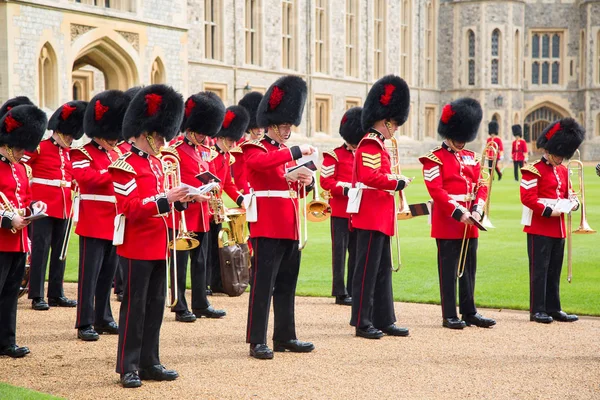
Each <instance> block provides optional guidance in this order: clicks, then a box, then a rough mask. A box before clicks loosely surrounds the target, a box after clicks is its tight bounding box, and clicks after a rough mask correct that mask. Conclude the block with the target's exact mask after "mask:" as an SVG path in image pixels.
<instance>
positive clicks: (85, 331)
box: [77, 326, 100, 342]
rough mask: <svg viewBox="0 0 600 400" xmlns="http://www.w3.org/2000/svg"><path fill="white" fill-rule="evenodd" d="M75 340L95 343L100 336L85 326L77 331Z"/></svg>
mask: <svg viewBox="0 0 600 400" xmlns="http://www.w3.org/2000/svg"><path fill="white" fill-rule="evenodd" d="M77 338H78V339H81V340H83V341H84V342H95V341H96V340H98V339H100V335H98V332H96V331H95V330H94V328H92V327H91V326H86V327H85V328H79V329H78V330H77Z"/></svg>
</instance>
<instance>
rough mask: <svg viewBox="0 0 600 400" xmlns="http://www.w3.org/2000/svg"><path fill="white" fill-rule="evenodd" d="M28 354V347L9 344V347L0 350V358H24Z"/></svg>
mask: <svg viewBox="0 0 600 400" xmlns="http://www.w3.org/2000/svg"><path fill="white" fill-rule="evenodd" d="M29 353H30V351H29V348H28V347H19V346H17V345H16V344H11V345H10V346H6V347H4V348H2V349H0V356H9V357H12V358H21V357H25V355H26V354H29Z"/></svg>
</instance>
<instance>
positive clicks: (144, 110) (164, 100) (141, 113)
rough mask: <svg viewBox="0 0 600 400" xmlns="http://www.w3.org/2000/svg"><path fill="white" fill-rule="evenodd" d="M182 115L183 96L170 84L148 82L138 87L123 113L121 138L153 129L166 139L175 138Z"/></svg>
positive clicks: (134, 135)
mask: <svg viewBox="0 0 600 400" xmlns="http://www.w3.org/2000/svg"><path fill="white" fill-rule="evenodd" d="M182 118H183V98H182V97H181V95H180V94H179V93H177V92H176V91H175V90H174V89H173V88H172V87H170V86H166V85H160V84H155V85H149V86H146V87H144V88H142V89H140V90H139V92H138V93H137V94H136V95H135V96H134V97H133V99H132V100H131V102H130V103H129V107H128V108H127V112H125V117H124V120H123V132H124V136H125V137H139V136H140V135H141V134H142V133H144V132H147V133H148V134H150V133H152V132H156V133H157V134H158V135H160V136H162V137H164V138H165V140H167V141H169V140H171V139H173V138H174V137H175V135H176V134H177V131H178V129H179V126H180V125H181V119H182Z"/></svg>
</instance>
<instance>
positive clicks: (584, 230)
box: [567, 150, 596, 283]
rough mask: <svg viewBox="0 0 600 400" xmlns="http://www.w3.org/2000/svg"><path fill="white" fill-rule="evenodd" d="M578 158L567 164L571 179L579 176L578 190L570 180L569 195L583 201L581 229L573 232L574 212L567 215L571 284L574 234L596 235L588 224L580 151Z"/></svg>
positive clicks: (568, 267)
mask: <svg viewBox="0 0 600 400" xmlns="http://www.w3.org/2000/svg"><path fill="white" fill-rule="evenodd" d="M576 154H577V158H576V159H574V160H570V161H569V162H568V163H567V170H568V171H569V177H570V176H571V175H574V174H577V184H578V185H579V186H578V188H577V189H578V190H576V191H575V190H573V183H572V182H571V179H570V178H569V194H570V195H572V196H577V197H578V198H580V199H581V220H580V222H579V227H578V228H577V229H576V230H574V231H572V229H573V216H572V214H573V212H572V211H571V212H569V214H567V281H568V282H569V283H571V279H572V278H573V234H590V233H596V231H595V230H593V229H592V228H591V227H590V225H589V224H588V222H587V218H586V212H585V187H584V184H583V163H582V162H581V154H580V153H579V150H577V151H576Z"/></svg>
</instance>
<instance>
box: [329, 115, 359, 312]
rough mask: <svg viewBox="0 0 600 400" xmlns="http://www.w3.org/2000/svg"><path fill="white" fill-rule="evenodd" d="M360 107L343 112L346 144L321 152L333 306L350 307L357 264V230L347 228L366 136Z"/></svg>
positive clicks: (341, 127)
mask: <svg viewBox="0 0 600 400" xmlns="http://www.w3.org/2000/svg"><path fill="white" fill-rule="evenodd" d="M361 112H362V107H353V108H351V109H349V110H348V111H346V113H345V114H344V116H343V117H342V122H341V123H340V135H341V136H342V138H343V139H344V141H345V143H344V144H343V145H341V146H339V147H337V148H335V149H333V150H332V151H326V152H325V153H323V163H322V164H321V176H320V184H321V187H322V188H323V189H324V190H327V191H328V192H329V196H330V200H329V205H330V206H331V257H332V259H331V265H332V273H333V281H332V290H331V295H332V296H335V304H341V305H346V306H351V305H352V276H353V274H354V264H355V262H356V231H354V230H352V229H350V214H348V213H347V212H346V208H347V207H348V190H349V189H350V188H351V187H352V168H353V166H354V151H355V150H356V146H358V143H359V142H360V140H361V139H362V138H363V136H364V135H365V131H364V130H363V128H362V125H361V120H360V117H361ZM346 253H348V278H347V280H346V286H344V269H345V267H346Z"/></svg>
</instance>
